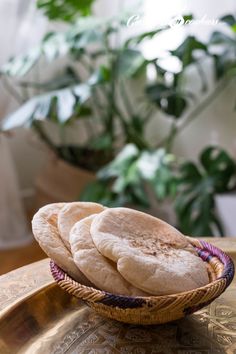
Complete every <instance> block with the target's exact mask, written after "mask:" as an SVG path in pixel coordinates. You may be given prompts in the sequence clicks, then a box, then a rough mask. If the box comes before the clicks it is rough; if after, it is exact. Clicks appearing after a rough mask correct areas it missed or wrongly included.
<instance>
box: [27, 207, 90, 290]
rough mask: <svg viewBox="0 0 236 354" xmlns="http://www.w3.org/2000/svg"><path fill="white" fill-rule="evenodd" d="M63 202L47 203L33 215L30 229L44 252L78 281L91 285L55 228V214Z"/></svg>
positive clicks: (56, 214)
mask: <svg viewBox="0 0 236 354" xmlns="http://www.w3.org/2000/svg"><path fill="white" fill-rule="evenodd" d="M64 205H65V203H55V204H48V205H46V206H44V207H42V208H41V209H39V210H38V212H37V213H36V214H35V215H34V217H33V220H32V230H33V234H34V237H35V239H36V240H37V241H38V243H39V245H40V247H41V248H42V249H43V250H44V252H45V253H46V254H47V255H48V257H50V258H51V259H53V260H54V261H55V263H56V264H57V265H58V266H59V267H60V268H62V269H63V270H64V271H65V272H66V273H68V274H69V275H70V276H71V277H72V278H73V279H75V280H77V281H78V282H80V283H82V284H85V285H88V286H92V284H91V283H90V281H88V279H87V278H86V277H85V276H84V275H83V273H81V271H80V270H79V269H78V268H77V266H76V265H75V263H74V261H73V258H72V255H71V253H70V252H69V251H68V249H67V248H66V247H65V245H64V243H63V241H62V239H61V237H60V234H59V232H58V228H57V216H58V213H59V212H60V210H61V209H62V208H63V207H64Z"/></svg>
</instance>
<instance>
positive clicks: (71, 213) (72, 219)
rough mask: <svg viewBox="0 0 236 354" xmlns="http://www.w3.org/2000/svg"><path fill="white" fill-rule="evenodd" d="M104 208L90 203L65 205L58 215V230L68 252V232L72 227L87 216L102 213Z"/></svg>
mask: <svg viewBox="0 0 236 354" xmlns="http://www.w3.org/2000/svg"><path fill="white" fill-rule="evenodd" d="M104 209H105V208H104V207H103V206H102V205H101V204H97V203H90V202H73V203H66V204H65V205H64V207H63V208H62V209H61V210H60V211H59V214H58V223H57V224H58V230H59V232H60V235H61V238H62V240H63V242H64V244H65V245H66V247H67V249H68V250H70V242H69V236H70V230H71V228H72V226H73V225H74V224H75V223H76V222H77V221H80V220H81V219H83V218H86V217H87V216H89V215H92V214H97V213H100V212H101V211H103V210H104Z"/></svg>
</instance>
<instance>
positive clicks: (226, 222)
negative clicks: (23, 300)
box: [0, 0, 236, 274]
mask: <svg viewBox="0 0 236 354" xmlns="http://www.w3.org/2000/svg"><path fill="white" fill-rule="evenodd" d="M0 17H1V21H0V26H1V31H0V43H1V54H0V65H1V67H0V93H1V95H0V123H1V132H0V225H1V227H0V256H1V257H2V258H1V259H2V262H1V263H2V265H1V268H0V273H1V274H2V273H4V272H6V271H8V270H10V269H13V268H16V267H18V266H21V265H23V264H26V263H29V262H32V261H34V260H37V259H40V258H42V257H44V254H43V253H42V251H40V249H39V248H38V246H37V245H36V244H35V243H34V242H33V238H32V234H31V229H30V220H31V218H32V215H33V213H34V212H35V211H36V210H37V209H38V208H39V207H41V206H43V205H45V204H47V203H52V202H58V201H74V200H85V201H96V202H100V203H103V204H104V205H107V206H113V207H114V206H128V207H132V208H135V209H139V210H143V211H145V212H148V213H150V214H152V215H155V216H158V217H160V218H162V219H164V220H166V221H167V222H169V223H170V224H172V225H174V226H175V227H177V228H178V229H179V230H180V231H182V232H183V233H184V234H187V235H192V236H215V237H216V236H219V237H224V236H230V237H235V236H236V223H235V217H236V211H235V210H236V193H235V191H236V136H235V131H236V112H235V109H236V90H235V88H236V3H235V1H234V0H225V1H224V3H222V2H220V1H217V2H216V1H214V0H209V1H207V2H206V1H203V0H199V1H194V0H176V1H175V2H173V1H170V0H165V1H159V0H143V1H135V0H132V1H129V2H127V1H126V2H125V1H122V0H116V1H115V0H113V1H112V2H111V1H108V0H81V1H76V0H38V1H35V0H1V3H0Z"/></svg>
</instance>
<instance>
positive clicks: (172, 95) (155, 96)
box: [146, 83, 188, 118]
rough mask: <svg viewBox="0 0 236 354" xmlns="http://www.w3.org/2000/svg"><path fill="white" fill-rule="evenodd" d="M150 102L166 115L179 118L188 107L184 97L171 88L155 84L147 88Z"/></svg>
mask: <svg viewBox="0 0 236 354" xmlns="http://www.w3.org/2000/svg"><path fill="white" fill-rule="evenodd" d="M146 93H147V95H148V96H149V98H150V100H151V101H153V102H154V103H156V105H157V106H158V107H159V108H160V109H161V110H162V111H163V112H164V113H166V114H168V115H170V116H173V117H175V118H180V117H181V116H182V114H183V113H184V111H185V109H186V108H187V106H188V101H187V99H186V96H185V95H184V94H183V93H182V92H179V91H178V90H177V89H175V88H173V87H168V86H166V85H165V84H162V83H157V84H153V85H150V86H148V87H147V89H146Z"/></svg>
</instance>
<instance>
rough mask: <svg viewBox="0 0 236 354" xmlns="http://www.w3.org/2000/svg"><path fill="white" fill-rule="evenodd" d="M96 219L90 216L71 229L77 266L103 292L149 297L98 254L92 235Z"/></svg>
mask: <svg viewBox="0 0 236 354" xmlns="http://www.w3.org/2000/svg"><path fill="white" fill-rule="evenodd" d="M94 217H95V215H90V216H88V217H86V218H84V219H82V220H81V221H78V222H77V223H76V224H75V225H74V226H73V227H72V229H71V232H70V244H71V251H72V255H73V258H74V262H75V264H76V265H77V266H78V268H79V269H80V270H81V272H82V273H84V275H85V276H86V277H87V278H88V279H89V280H90V281H91V282H92V283H93V284H95V285H96V286H97V287H98V288H99V289H101V290H105V291H108V292H110V293H113V294H119V295H129V296H131V295H132V296H149V295H148V294H147V293H144V292H143V291H142V290H139V289H137V288H135V287H133V286H132V285H131V284H129V283H128V282H127V281H126V280H125V279H124V278H123V277H122V276H121V274H120V273H119V272H118V271H117V269H116V263H114V262H112V261H110V260H109V259H107V258H105V257H104V256H103V255H102V254H101V253H99V252H98V250H97V248H96V247H95V245H94V243H93V240H92V237H91V234H90V227H91V223H92V221H93V219H94Z"/></svg>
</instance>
